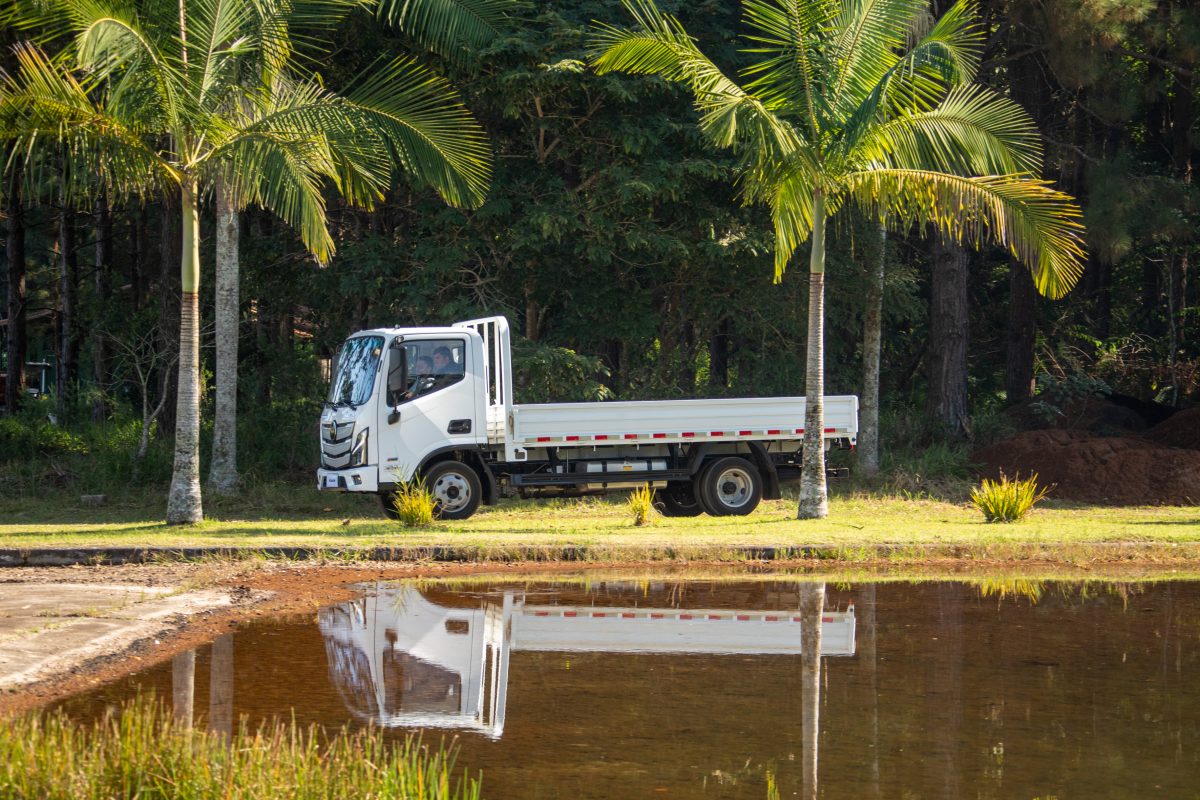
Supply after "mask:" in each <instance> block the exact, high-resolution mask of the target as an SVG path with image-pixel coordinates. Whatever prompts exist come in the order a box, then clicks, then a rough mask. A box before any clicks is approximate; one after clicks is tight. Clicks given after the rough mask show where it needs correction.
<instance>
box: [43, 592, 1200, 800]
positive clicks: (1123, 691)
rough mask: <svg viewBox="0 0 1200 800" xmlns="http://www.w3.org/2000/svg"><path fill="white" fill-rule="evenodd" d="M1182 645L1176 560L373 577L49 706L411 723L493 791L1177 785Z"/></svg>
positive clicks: (1188, 735)
mask: <svg viewBox="0 0 1200 800" xmlns="http://www.w3.org/2000/svg"><path fill="white" fill-rule="evenodd" d="M818 619H819V620H820V623H819V624H817V623H816V620H818ZM818 640H819V641H818ZM817 652H819V653H820V657H819V658H817V657H814V656H815V653H817ZM1198 668H1200V584H1197V583H1186V582H1175V583H1169V582H1168V583H1157V584H1105V583H1100V582H1088V583H1033V582H1023V581H1009V582H1003V583H1001V582H995V583H987V582H984V583H955V582H928V583H919V584H913V583H879V584H869V583H868V584H854V585H842V584H838V585H834V584H828V585H827V584H823V583H813V582H811V581H801V580H794V579H783V578H771V579H766V580H749V579H747V580H737V581H728V580H721V581H689V580H682V579H676V578H670V579H666V580H662V581H645V580H638V581H621V580H615V581H614V580H605V581H598V582H593V583H587V584H585V583H572V582H560V583H556V582H538V583H513V582H507V583H506V582H499V581H498V582H496V583H494V584H472V585H470V586H468V587H467V588H462V587H461V586H460V588H457V589H456V588H451V587H447V586H440V585H436V584H434V585H420V586H418V585H414V584H378V585H371V586H366V587H363V595H362V597H361V599H359V600H356V601H354V602H348V603H343V604H340V605H337V606H332V607H329V608H325V609H321V610H320V611H319V612H318V613H317V614H315V615H308V616H304V617H291V618H282V619H275V620H270V621H266V622H260V623H255V624H251V625H247V626H245V627H243V628H240V629H238V630H237V631H236V632H234V633H232V634H229V635H227V636H224V637H222V638H221V639H218V640H217V641H216V642H214V643H213V644H212V645H210V646H207V647H204V648H201V649H199V650H197V651H195V654H194V657H189V656H188V655H186V654H185V655H184V656H182V657H180V658H177V659H176V660H175V661H174V662H173V663H167V664H164V665H160V666H157V667H155V668H152V669H149V670H147V671H145V672H143V673H141V674H138V675H135V676H132V677H130V678H127V679H124V680H121V681H118V682H115V683H113V684H110V685H107V686H103V687H101V688H98V689H96V690H95V691H92V692H91V693H89V694H86V695H82V696H79V697H76V698H73V699H71V700H69V701H67V702H65V703H64V704H63V707H64V708H65V709H66V710H67V711H68V712H69V713H71V714H72V715H75V716H77V717H79V718H91V717H94V716H96V715H97V714H100V713H103V712H104V711H105V709H107V708H110V707H112V706H113V705H114V704H117V703H120V702H122V701H125V700H128V699H130V698H131V697H132V696H133V695H134V694H135V693H136V692H137V691H139V690H142V691H145V690H146V689H153V690H154V691H155V692H156V693H157V694H158V695H159V696H161V697H168V698H170V697H174V698H175V700H176V703H177V704H180V705H181V707H177V713H183V714H192V715H194V721H195V724H197V725H208V726H210V727H216V728H224V729H228V726H229V725H230V724H231V720H236V719H238V718H240V717H242V716H246V717H247V718H248V719H250V720H251V721H254V720H259V719H263V718H266V717H270V716H273V715H281V716H284V717H287V716H289V715H294V716H295V719H296V720H297V721H298V722H299V723H301V724H308V723H317V724H319V725H323V726H327V727H329V728H331V729H336V728H339V727H341V726H343V725H347V724H349V725H351V726H361V725H367V724H374V725H380V726H383V727H384V728H385V729H386V730H387V731H388V735H390V736H396V737H402V736H405V735H407V734H409V733H412V732H415V731H423V735H424V737H425V740H426V741H427V742H428V741H433V742H436V741H440V740H441V739H442V738H443V737H445V738H446V739H447V740H449V739H455V740H456V741H457V743H458V744H459V746H460V748H461V749H460V755H459V762H458V764H459V766H460V767H465V768H467V769H469V770H470V771H471V772H472V773H476V772H478V771H482V773H483V789H484V796H485V797H488V798H492V799H493V800H497V799H504V798H632V797H699V798H707V797H713V798H743V797H745V798H756V800H762V798H765V797H766V796H767V790H766V786H767V780H768V775H771V776H773V777H774V780H775V781H776V782H777V784H778V787H779V791H780V795H781V796H782V797H785V798H786V797H793V796H797V797H822V798H871V797H889V798H892V797H895V798H908V797H913V798H961V797H978V798H1051V797H1055V798H1075V797H1079V798H1131V797H1162V798H1188V800H1195V798H1198V797H1200V682H1197V680H1196V676H1197V671H1198Z"/></svg>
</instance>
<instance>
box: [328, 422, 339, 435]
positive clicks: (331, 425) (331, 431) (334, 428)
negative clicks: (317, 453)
mask: <svg viewBox="0 0 1200 800" xmlns="http://www.w3.org/2000/svg"><path fill="white" fill-rule="evenodd" d="M329 438H330V439H336V438H337V420H334V421H333V422H331V423H329Z"/></svg>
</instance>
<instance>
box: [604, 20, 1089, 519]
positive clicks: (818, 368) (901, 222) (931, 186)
mask: <svg viewBox="0 0 1200 800" xmlns="http://www.w3.org/2000/svg"><path fill="white" fill-rule="evenodd" d="M625 6H626V8H627V10H628V11H629V13H630V14H631V15H632V16H633V17H634V20H635V22H636V26H635V27H634V28H633V29H632V30H626V29H620V28H616V27H612V26H608V25H602V26H601V27H600V28H599V31H598V33H597V37H596V48H595V53H594V56H593V64H594V66H595V68H596V69H597V71H599V72H609V71H624V72H630V73H640V74H654V75H659V76H661V77H663V78H665V79H667V80H669V81H673V82H677V83H680V84H682V85H683V86H685V87H686V88H687V89H688V90H689V91H691V93H692V94H693V95H694V97H695V105H696V109H697V111H698V112H699V114H700V127H701V130H702V131H703V132H704V134H705V135H706V136H707V137H708V139H709V140H710V142H712V144H714V145H715V146H718V147H725V148H731V149H733V150H735V152H738V153H739V154H740V156H741V170H740V176H739V180H740V186H741V190H742V192H743V195H744V197H745V198H746V200H747V201H748V202H762V203H765V204H767V205H768V206H769V207H770V210H771V216H772V220H773V222H774V227H775V236H776V248H775V274H776V278H777V279H779V278H781V277H782V275H783V273H784V271H785V269H786V268H787V265H788V263H789V261H790V260H791V257H792V254H793V253H794V251H795V250H796V248H797V247H798V246H799V245H800V244H802V243H803V242H805V241H807V240H808V239H809V238H810V237H811V247H810V252H809V298H808V346H807V359H806V375H805V396H806V398H807V403H806V412H805V434H804V446H803V447H804V452H803V456H802V464H803V477H802V480H801V487H800V502H799V508H798V510H797V515H798V516H799V517H801V518H815V517H824V516H827V515H828V513H829V510H828V501H827V496H826V487H825V463H824V442H823V430H824V427H825V425H824V406H823V402H822V400H823V394H824V391H825V383H824V341H823V336H824V297H825V228H826V220H827V219H828V218H829V217H830V216H832V215H833V214H835V213H837V212H838V211H839V210H840V209H841V208H842V207H843V206H844V205H846V204H847V203H853V204H855V205H857V206H859V207H860V208H861V209H862V210H863V211H864V212H866V213H867V214H868V215H869V216H872V217H874V218H876V219H878V220H880V221H881V222H886V223H887V224H888V225H889V226H890V227H892V228H894V229H898V230H905V229H907V228H909V227H911V226H912V225H913V224H915V223H921V224H929V225H931V226H932V227H933V228H934V229H935V230H936V231H937V232H938V233H939V234H940V235H941V236H943V237H945V238H946V239H947V240H948V241H952V242H956V243H966V244H973V245H977V244H981V243H983V242H984V241H986V240H989V239H990V240H992V241H995V242H997V243H998V244H1001V245H1003V246H1005V247H1007V248H1008V249H1009V250H1010V251H1011V252H1012V253H1013V255H1014V256H1016V257H1018V258H1019V259H1020V260H1021V261H1022V262H1023V263H1025V264H1027V265H1028V266H1029V267H1030V268H1031V269H1032V270H1033V273H1034V279H1035V281H1036V282H1037V285H1038V288H1039V290H1040V291H1042V292H1043V293H1045V294H1048V295H1051V296H1054V297H1058V296H1061V295H1062V294H1064V293H1066V291H1067V290H1068V289H1069V288H1070V287H1071V286H1072V285H1073V284H1074V282H1075V281H1076V280H1077V279H1078V277H1079V274H1080V271H1081V269H1082V261H1083V258H1084V252H1083V244H1082V238H1081V237H1082V232H1083V230H1082V226H1081V225H1080V223H1079V221H1078V219H1079V216H1080V213H1079V210H1078V208H1077V207H1076V206H1075V205H1074V203H1073V202H1072V201H1071V199H1070V198H1069V197H1068V196H1066V195H1065V194H1062V193H1061V192H1058V191H1055V190H1054V189H1052V188H1050V187H1049V186H1048V185H1047V184H1046V183H1044V182H1043V181H1040V180H1038V179H1036V178H1035V177H1034V176H1035V175H1037V174H1038V172H1039V171H1040V169H1041V147H1040V144H1039V141H1038V136H1037V132H1036V130H1035V128H1034V126H1033V123H1032V122H1031V121H1030V119H1029V117H1028V115H1026V114H1025V112H1024V111H1022V110H1021V108H1020V107H1019V106H1017V105H1016V104H1015V103H1013V102H1011V101H1010V100H1008V99H1006V98H1005V97H1003V96H1002V95H1000V94H998V93H996V92H994V91H992V90H991V89H988V88H986V87H983V86H978V85H974V84H972V83H971V81H972V80H973V78H974V76H975V73H976V71H977V69H978V65H979V53H980V51H981V49H982V44H983V31H982V29H981V27H980V26H979V24H978V23H977V22H976V12H975V5H974V3H972V2H970V1H969V0H965V1H964V2H960V3H958V4H956V5H955V6H953V7H952V8H950V9H949V10H948V11H947V12H946V13H945V14H944V15H943V16H942V17H941V18H940V19H939V20H937V22H936V23H934V24H933V25H932V26H931V27H929V28H928V30H927V31H926V32H925V33H924V34H923V35H920V36H914V35H913V32H914V31H919V30H920V29H921V27H922V26H921V25H920V24H919V22H920V21H921V20H922V19H923V17H924V16H925V15H926V13H927V10H926V3H925V2H924V1H923V0H879V1H878V2H866V1H865V0H813V2H808V3H804V4H795V3H791V2H786V1H785V0H744V1H743V9H744V12H745V14H744V19H745V23H746V25H747V26H748V27H749V29H750V33H749V34H748V36H747V40H748V42H749V44H750V46H749V47H748V48H747V49H746V50H745V51H744V52H745V54H746V55H747V56H748V57H750V58H752V59H754V60H753V61H752V62H751V63H750V64H748V65H747V66H746V67H744V68H743V70H742V74H743V75H744V76H745V77H746V78H747V79H748V82H747V83H746V85H745V86H744V87H743V86H740V85H738V84H737V83H736V82H734V81H733V80H732V79H730V78H728V77H726V75H725V74H724V73H723V72H722V71H721V70H720V69H719V68H718V67H717V66H716V65H715V64H714V63H713V62H712V61H710V60H709V59H708V58H707V57H706V56H705V55H704V54H703V53H702V52H701V51H700V49H699V48H698V47H697V46H696V43H695V41H694V40H693V39H692V37H690V36H689V35H688V34H687V32H686V31H685V30H684V28H683V26H682V25H681V24H680V23H679V22H678V21H677V20H676V19H675V18H673V17H671V16H669V15H666V14H663V13H662V12H660V11H659V10H658V9H657V8H656V7H655V6H654V4H653V2H651V0H626V3H625Z"/></svg>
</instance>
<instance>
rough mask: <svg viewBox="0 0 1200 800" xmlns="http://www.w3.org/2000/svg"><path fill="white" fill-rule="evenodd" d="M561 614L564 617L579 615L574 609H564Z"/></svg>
mask: <svg viewBox="0 0 1200 800" xmlns="http://www.w3.org/2000/svg"><path fill="white" fill-rule="evenodd" d="M563 616H564V617H577V616H579V615H578V614H576V613H575V612H574V611H564V612H563Z"/></svg>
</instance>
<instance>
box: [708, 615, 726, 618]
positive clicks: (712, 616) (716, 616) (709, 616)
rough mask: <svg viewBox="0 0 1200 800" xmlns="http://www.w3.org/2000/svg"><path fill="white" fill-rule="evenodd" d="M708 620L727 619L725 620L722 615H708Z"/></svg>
mask: <svg viewBox="0 0 1200 800" xmlns="http://www.w3.org/2000/svg"><path fill="white" fill-rule="evenodd" d="M708 618H709V619H725V618H724V617H722V616H721V615H720V614H709V615H708Z"/></svg>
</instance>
